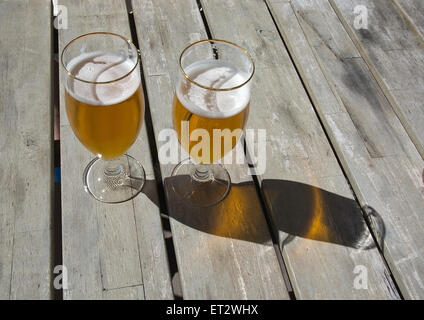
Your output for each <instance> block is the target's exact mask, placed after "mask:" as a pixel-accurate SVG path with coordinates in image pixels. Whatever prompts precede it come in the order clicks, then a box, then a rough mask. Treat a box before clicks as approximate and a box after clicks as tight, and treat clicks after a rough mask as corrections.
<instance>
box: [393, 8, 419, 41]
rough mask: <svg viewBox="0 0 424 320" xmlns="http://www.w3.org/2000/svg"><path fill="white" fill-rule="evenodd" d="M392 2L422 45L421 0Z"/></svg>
mask: <svg viewBox="0 0 424 320" xmlns="http://www.w3.org/2000/svg"><path fill="white" fill-rule="evenodd" d="M392 2H393V5H394V6H395V8H396V9H397V10H398V12H399V13H400V14H401V15H402V16H403V17H404V19H405V20H406V22H407V23H408V24H409V27H410V28H411V30H412V31H414V32H415V33H416V34H417V36H418V39H419V40H420V41H421V43H422V44H423V45H424V2H422V1H421V0H400V1H399V0H392Z"/></svg>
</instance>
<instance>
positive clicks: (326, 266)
mask: <svg viewBox="0 0 424 320" xmlns="http://www.w3.org/2000/svg"><path fill="white" fill-rule="evenodd" d="M202 4H203V8H204V12H205V15H206V18H207V20H208V22H209V27H210V30H211V33H212V36H213V37H218V38H225V39H228V40H231V41H234V42H237V43H240V44H241V45H242V46H244V47H246V48H247V49H248V50H249V52H251V53H252V54H253V56H254V58H255V61H256V65H257V72H256V79H255V82H254V87H253V92H252V104H251V105H252V108H251V113H250V119H249V123H248V127H250V128H266V130H267V143H268V145H267V168H266V171H265V172H264V173H263V174H260V175H259V180H260V182H261V187H262V192H263V194H264V196H265V200H266V203H267V206H268V208H269V210H270V213H271V216H272V220H273V223H274V226H275V228H276V230H277V231H278V235H279V240H280V245H281V250H282V253H283V259H284V262H285V264H286V267H287V269H288V273H289V276H290V280H291V282H292V286H293V289H294V293H295V295H296V298H298V299H316V298H323V299H378V298H380V299H387V298H397V295H396V292H394V291H393V284H392V283H391V281H390V278H389V277H388V270H387V268H386V267H385V265H384V263H383V260H382V258H381V256H380V255H379V252H378V250H377V248H376V247H375V244H374V242H373V240H372V238H371V235H370V233H369V230H368V229H367V227H366V225H365V222H364V220H363V218H362V214H361V210H360V208H359V206H358V205H357V203H356V202H355V200H354V197H353V195H352V193H351V191H350V189H349V185H348V183H347V181H346V179H345V177H344V175H343V172H342V170H341V168H340V166H339V165H338V162H337V160H336V157H335V156H334V154H333V152H332V149H331V146H330V144H329V143H328V141H327V139H326V136H325V133H324V131H323V130H322V127H321V125H320V122H319V121H318V119H317V116H316V114H315V112H314V109H313V106H312V105H311V103H310V101H309V100H308V96H307V94H306V92H305V90H304V88H303V86H302V83H301V81H300V79H299V77H298V75H297V73H296V70H295V68H294V67H293V64H292V62H291V60H290V58H289V56H288V53H287V51H286V49H285V47H284V44H283V42H282V41H281V39H280V37H279V35H278V32H277V29H276V27H275V25H274V23H273V21H272V19H271V16H270V14H269V12H268V10H267V7H266V4H265V3H264V2H263V1H259V0H249V1H243V2H240V1H209V0H205V1H202ZM226 21H232V23H231V28H229V27H228V24H226ZM337 43H338V45H343V43H342V42H337ZM353 51H354V50H353ZM347 53H348V54H351V53H349V52H347ZM353 54H354V52H353ZM249 150H254V149H253V146H252V145H250V146H249ZM357 266H364V267H365V268H366V269H367V270H368V290H360V289H357V288H355V286H354V281H355V274H354V270H355V268H356V267H357Z"/></svg>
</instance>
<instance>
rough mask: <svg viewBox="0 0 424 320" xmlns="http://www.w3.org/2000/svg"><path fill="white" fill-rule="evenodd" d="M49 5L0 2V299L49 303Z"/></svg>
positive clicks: (50, 167)
mask: <svg viewBox="0 0 424 320" xmlns="http://www.w3.org/2000/svg"><path fill="white" fill-rule="evenodd" d="M50 14H51V7H50V1H47V0H44V1H43V0H37V1H23V0H18V1H0V298H1V299H50V298H51V297H52V289H51V280H52V279H51V271H52V266H51V258H52V246H51V238H52V232H51V219H52V188H53V167H52V154H53V153H52V152H53V145H52V132H51V131H52V101H51V48H52V47H51V38H50V30H51V23H50V21H51V19H50Z"/></svg>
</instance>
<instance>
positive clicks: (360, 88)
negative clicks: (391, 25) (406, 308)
mask: <svg viewBox="0 0 424 320" xmlns="http://www.w3.org/2000/svg"><path fill="white" fill-rule="evenodd" d="M268 3H269V5H270V7H271V11H272V13H273V15H274V17H275V18H276V21H277V24H278V27H279V30H280V31H281V34H282V36H283V38H284V40H285V42H286V44H287V47H288V49H289V51H290V53H291V55H292V57H293V59H294V62H295V64H296V66H297V69H298V70H299V73H300V75H301V76H302V78H303V81H304V83H305V86H306V88H307V90H308V92H309V95H310V96H311V99H312V101H313V102H314V105H315V108H316V110H317V112H318V114H319V116H320V118H321V121H322V123H323V125H324V127H325V129H326V131H327V133H328V135H329V138H330V139H331V142H332V144H333V146H334V148H335V150H336V152H337V156H338V157H339V159H340V161H341V163H342V165H343V167H344V170H345V172H346V174H347V176H348V178H349V181H350V183H351V185H352V187H353V190H354V192H355V194H356V196H357V198H358V200H359V202H360V204H361V206H362V207H363V208H365V212H366V214H367V218H368V219H369V220H370V223H371V227H372V230H373V232H374V234H375V235H376V239H377V240H378V241H379V245H380V246H381V248H382V249H383V254H384V257H385V258H386V260H387V262H388V264H389V266H390V269H391V271H392V272H393V275H394V277H395V280H396V282H397V284H398V285H399V287H400V289H401V292H402V295H403V296H404V297H405V298H418V297H422V294H423V291H422V287H421V285H420V283H422V280H420V279H422V276H423V274H422V272H421V270H422V269H423V267H422V264H423V262H424V261H423V259H422V246H421V245H420V244H421V243H423V241H424V239H423V237H422V222H421V220H422V219H421V218H420V216H422V213H423V212H424V201H423V186H422V178H421V173H422V170H423V168H424V163H423V161H422V159H421V157H420V155H419V153H418V152H417V150H416V148H415V147H414V144H413V143H412V142H411V140H410V139H409V137H408V134H407V132H406V131H405V129H404V128H403V126H402V124H401V123H400V121H399V119H398V118H397V116H396V114H395V112H394V111H393V109H392V108H391V105H390V103H389V101H388V100H387V99H386V98H385V96H384V93H383V92H382V90H381V88H380V87H379V85H378V83H377V82H376V80H375V78H374V77H373V74H372V73H371V71H370V69H369V68H368V67H367V65H366V63H365V61H364V60H363V59H362V57H361V55H360V54H359V51H358V50H356V49H355V46H354V43H353V42H352V41H351V40H350V37H349V35H348V33H347V32H346V30H345V29H344V27H343V25H342V23H341V22H340V20H339V19H338V17H337V15H336V13H335V12H334V10H333V9H332V7H331V6H330V4H329V3H328V1H322V0H314V1H303V0H293V1H284V2H281V1H274V0H270V1H268ZM335 39H342V41H335ZM340 43H343V46H340ZM383 227H384V228H383Z"/></svg>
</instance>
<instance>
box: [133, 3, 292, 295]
mask: <svg viewBox="0 0 424 320" xmlns="http://www.w3.org/2000/svg"><path fill="white" fill-rule="evenodd" d="M133 7H134V16H135V21H136V27H137V34H138V37H139V40H140V42H141V44H140V45H141V51H142V56H143V65H144V70H145V74H146V82H147V91H148V96H149V101H150V108H151V112H152V117H153V125H154V130H155V137H156V139H157V138H158V135H159V132H160V131H161V130H162V129H167V128H172V113H171V106H172V98H173V92H174V86H175V84H176V82H175V81H176V79H177V72H178V57H179V54H180V53H181V51H182V50H183V49H184V48H185V47H186V46H187V45H188V44H190V43H192V42H194V41H196V40H200V39H204V38H207V36H206V32H205V28H204V25H203V22H202V19H201V16H200V13H199V10H198V7H197V4H196V1H194V0H191V1H177V0H172V1H165V0H160V1H156V0H155V1H152V0H135V1H133ZM161 144H162V143H158V146H159V147H160V146H161ZM173 166H174V165H167V164H161V171H162V176H163V178H164V179H165V185H167V181H169V180H168V177H169V176H170V173H171V170H172V168H173ZM227 168H228V169H229V172H230V175H231V179H232V181H233V183H234V184H233V186H232V189H231V191H230V194H229V196H228V197H227V198H226V199H225V200H224V201H223V202H221V203H220V204H219V205H217V206H214V207H212V208H208V209H203V208H202V209H196V208H189V207H187V206H184V205H182V204H180V203H177V199H176V198H175V195H174V194H173V193H172V192H169V193H168V198H167V201H168V209H169V215H170V216H171V218H170V221H171V228H172V235H173V241H174V246H175V251H176V257H177V263H178V268H179V274H180V277H181V284H182V292H183V297H184V298H185V299H210V298H212V299H213V298H215V299H216V298H219V299H287V298H288V293H287V290H286V288H285V284H284V280H283V277H282V273H281V270H280V267H279V264H278V261H277V257H276V254H275V250H274V248H273V245H272V242H271V239H270V235H269V231H268V230H267V226H266V222H265V219H264V216H263V212H262V210H261V207H260V203H259V199H258V196H257V194H256V190H255V187H254V184H253V182H252V179H251V177H250V176H248V175H247V165H246V164H244V165H241V166H237V165H231V166H228V167H227Z"/></svg>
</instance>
